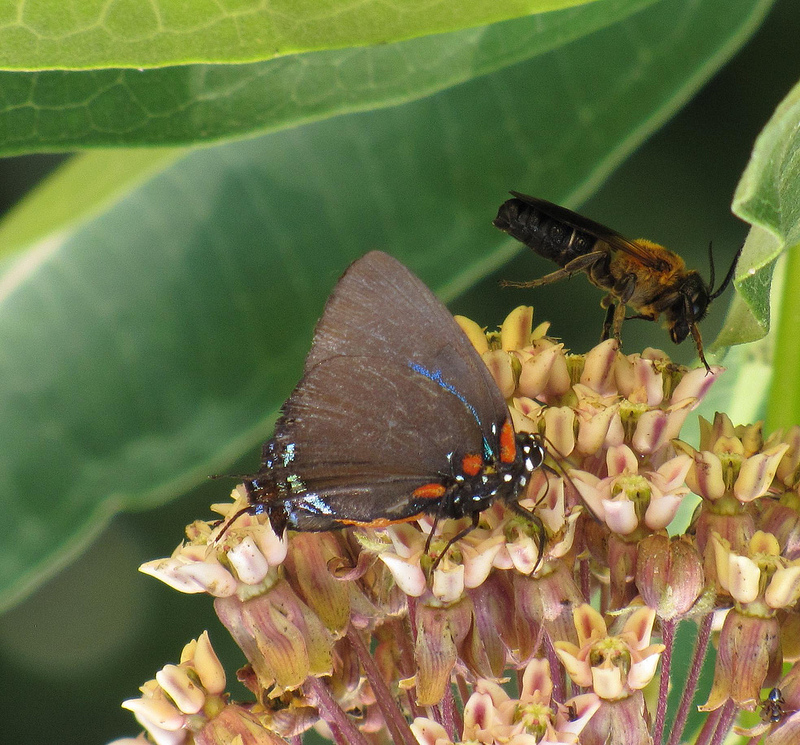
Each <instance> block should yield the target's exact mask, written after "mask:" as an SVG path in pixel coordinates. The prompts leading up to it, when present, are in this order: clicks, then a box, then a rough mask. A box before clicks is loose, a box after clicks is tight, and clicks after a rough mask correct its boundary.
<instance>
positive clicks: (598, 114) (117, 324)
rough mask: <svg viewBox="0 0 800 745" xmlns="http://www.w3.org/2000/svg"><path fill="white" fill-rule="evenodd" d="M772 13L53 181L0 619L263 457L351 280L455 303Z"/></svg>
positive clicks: (15, 295)
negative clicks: (134, 528) (100, 538)
mask: <svg viewBox="0 0 800 745" xmlns="http://www.w3.org/2000/svg"><path fill="white" fill-rule="evenodd" d="M768 7H769V3H768V2H765V1H764V0H731V1H730V2H728V3H727V4H726V5H725V7H724V9H723V8H720V6H719V5H718V4H716V3H697V2H696V0H663V1H662V2H660V3H657V4H654V5H652V6H650V7H649V8H647V9H646V10H644V11H643V12H641V13H639V14H636V15H635V16H631V17H630V18H628V19H627V20H625V21H624V22H622V23H620V24H616V25H614V26H611V27H609V28H607V29H605V30H603V31H600V32H598V33H596V34H592V35H591V36H587V37H585V38H584V39H582V40H581V41H579V42H576V43H573V44H570V45H567V46H564V47H561V48H559V49H557V50H554V51H553V52H550V53H548V54H544V55H541V56H539V57H537V58H536V59H534V60H531V61H529V62H525V63H522V64H518V65H515V66H512V67H508V68H505V69H503V70H501V71H499V72H496V73H493V74H491V75H486V76H484V77H481V78H477V79H474V80H472V81H469V82H466V83H464V84H463V85H460V86H456V87H454V88H451V89H449V90H447V91H443V92H441V93H439V94H437V95H435V96H429V97H427V98H424V99H420V100H417V101H415V102H412V103H409V104H406V105H404V106H396V107H393V108H389V109H383V110H380V111H371V112H365V113H361V114H353V115H350V116H342V117H338V118H334V119H329V120H325V121H321V122H317V123H314V124H310V125H307V126H305V127H301V128H295V129H291V130H284V131H281V132H276V133H274V134H271V135H269V136H266V137H262V138H259V139H254V140H250V141H245V142H238V143H234V144H228V145H225V146H221V147H216V148H209V149H205V150H197V151H192V152H188V153H185V154H181V155H182V157H180V158H178V159H176V160H174V161H170V160H168V159H167V160H166V161H164V162H160V163H159V161H158V157H157V155H155V154H153V153H148V152H145V153H143V154H142V155H141V156H140V157H139V158H138V159H137V157H135V156H132V155H131V154H128V153H122V154H120V153H113V152H106V153H96V154H93V155H91V156H89V157H87V158H85V159H84V160H83V162H81V161H78V162H77V163H76V164H74V165H73V166H71V167H70V168H69V169H68V170H67V171H65V172H63V173H62V174H60V175H57V176H56V177H55V179H54V180H53V181H52V182H51V183H50V184H49V185H47V186H45V187H44V188H43V189H41V190H40V191H39V192H38V194H36V195H34V197H33V201H32V202H31V203H29V204H28V205H27V206H24V207H21V208H20V209H19V210H18V211H17V212H16V213H15V214H13V215H12V216H11V218H10V219H9V221H8V223H7V224H6V227H5V231H6V232H5V234H4V235H5V236H7V238H8V239H9V241H10V242H12V243H13V244H14V248H16V249H17V250H21V249H26V250H25V251H24V252H23V253H22V254H21V255H19V256H18V257H16V260H14V261H12V258H13V257H8V258H6V267H7V271H6V273H5V275H4V277H3V280H2V282H3V284H2V290H1V291H0V348H2V349H3V352H4V354H3V356H2V358H1V359H2V375H3V380H4V383H5V384H4V386H3V387H2V388H1V389H0V401H2V404H1V405H2V410H3V413H4V416H3V420H2V426H0V479H2V491H0V494H2V499H3V505H2V509H3V514H4V515H5V517H6V538H5V540H4V541H3V542H2V543H0V592H2V598H3V602H4V603H5V604H8V603H10V602H11V601H12V600H13V599H14V598H16V597H19V596H20V595H21V594H22V593H24V592H25V591H26V590H28V589H30V588H31V587H33V586H35V584H37V583H39V582H41V581H42V579H43V578H44V577H46V576H48V575H49V574H51V573H52V572H53V571H54V570H55V569H56V568H57V567H58V566H59V565H60V564H62V563H63V562H64V561H65V560H66V558H67V557H69V556H70V555H73V554H74V553H75V552H76V551H77V550H79V548H80V547H81V546H82V545H85V543H86V542H87V541H88V540H89V539H90V537H91V536H93V535H94V534H96V533H97V532H98V531H99V530H100V529H101V528H102V527H103V525H104V524H105V523H106V522H107V520H108V518H109V516H110V515H111V514H113V512H114V511H116V510H119V509H142V508H145V507H149V506H152V505H155V504H159V503H162V502H164V501H166V500H169V499H172V498H173V497H174V496H175V495H176V494H178V493H180V492H181V491H182V490H184V489H186V488H187V486H189V485H190V484H194V483H197V482H198V481H200V480H202V479H203V478H204V477H205V475H206V474H209V473H215V472H219V471H220V470H224V468H225V464H226V463H228V462H230V461H231V460H232V459H233V458H234V457H236V456H237V455H239V454H241V453H243V452H244V451H245V450H246V449H247V448H249V447H251V446H254V445H255V444H256V443H257V442H258V441H259V440H262V439H264V438H266V437H267V436H268V435H269V432H270V427H271V422H272V420H273V417H274V415H275V412H276V411H277V408H278V406H279V404H280V402H281V401H282V400H283V399H284V398H285V397H286V395H287V394H288V393H289V391H290V390H291V387H292V385H293V383H294V382H295V381H296V380H297V376H298V374H299V372H300V369H301V365H302V358H303V356H304V354H305V353H306V351H307V349H308V345H309V341H310V337H311V332H312V328H313V325H314V322H315V320H316V318H317V317H318V315H319V312H320V310H321V308H322V305H323V302H324V298H325V297H326V295H327V293H328V292H329V290H330V288H331V287H332V285H333V284H334V282H335V280H336V278H337V276H338V275H339V273H340V272H341V271H342V269H343V268H344V267H345V266H346V265H347V263H348V262H349V261H351V260H352V259H354V258H356V257H357V256H359V255H361V254H363V253H364V252H366V251H367V250H370V249H372V248H383V249H385V250H388V251H390V252H391V253H392V254H394V255H396V256H397V257H398V258H400V259H401V260H402V261H404V262H405V263H407V264H408V265H409V266H411V267H412V268H413V269H414V270H415V271H416V272H417V273H419V274H420V276H421V277H422V278H423V279H424V280H425V281H426V282H427V283H428V284H430V285H431V287H432V288H433V289H434V290H436V291H439V292H440V293H441V294H442V296H444V297H453V296H454V295H455V294H456V293H457V292H459V291H461V290H462V289H464V288H465V287H467V286H469V284H471V283H472V282H473V281H474V279H475V278H476V277H477V276H482V275H484V274H485V273H486V272H487V271H488V270H489V268H491V267H493V266H497V265H499V263H501V262H502V261H503V260H505V258H507V257H508V256H510V255H511V254H512V253H513V252H514V251H516V250H517V249H518V247H517V245H516V244H515V242H513V241H511V240H510V239H507V238H505V237H504V236H503V235H502V234H500V233H499V232H498V231H496V230H494V229H493V228H492V227H491V224H490V222H491V219H492V217H493V216H494V214H495V211H496V209H497V205H498V204H499V203H500V202H501V201H502V200H503V199H504V198H505V193H506V191H507V189H509V188H516V189H521V190H523V191H526V192H531V193H536V194H541V195H543V196H546V197H548V198H550V199H554V200H556V201H560V202H567V203H570V204H575V203H576V201H577V200H579V199H580V198H581V197H582V196H585V195H586V194H588V193H589V192H590V191H591V190H592V189H593V188H594V187H595V186H596V185H597V184H598V183H599V182H600V181H601V180H602V178H603V177H604V176H605V175H606V174H608V173H609V171H610V170H611V169H612V168H613V167H614V166H615V165H617V164H618V163H619V162H620V160H621V159H622V158H623V157H624V156H625V155H626V154H627V153H628V152H630V150H631V149H632V148H633V147H635V146H636V145H637V144H638V143H639V142H641V140H642V139H643V138H644V137H645V136H646V135H647V134H648V133H649V132H651V131H652V130H653V129H654V128H655V127H656V126H658V124H660V123H661V122H663V121H664V119H665V118H666V117H667V116H669V114H670V113H671V112H673V111H674V110H675V109H676V108H677V107H678V106H679V105H680V104H681V103H683V102H684V101H686V100H687V98H688V97H689V96H690V95H691V93H692V92H693V91H695V90H696V89H697V88H698V87H699V86H700V85H702V83H703V82H704V81H705V80H706V79H707V77H708V76H709V75H710V74H711V73H712V72H713V71H714V70H715V69H716V68H717V67H718V66H719V65H720V64H721V62H722V61H723V60H725V59H726V58H727V57H728V56H729V55H730V54H731V53H732V51H733V50H734V49H735V48H736V47H737V46H739V45H740V44H741V43H742V42H743V41H744V39H745V38H746V37H747V35H748V34H749V33H750V32H751V31H752V30H753V28H754V27H755V24H756V23H757V22H758V21H759V20H760V18H761V17H762V16H763V13H764V12H765V11H766V9H767V8H768ZM154 169H155V171H156V172H154ZM98 184H103V186H102V187H100V188H98ZM59 195H61V196H62V197H63V198H64V199H65V200H67V202H66V206H60V205H59ZM57 205H59V206H58V207H57ZM56 209H60V210H61V214H60V217H55V212H54V211H55V210H56ZM42 225H43V226H46V227H44V228H43V227H41V226H42ZM2 238H3V236H0V239H2ZM509 302H514V301H513V300H511V301H508V300H507V301H506V303H509ZM390 311H391V309H387V312H390ZM376 416H380V412H376ZM254 465H255V464H253V466H254ZM226 488H227V487H225V486H220V490H219V491H220V497H222V494H223V492H224V490H225V489H226ZM197 511H198V516H201V517H202V516H205V515H207V513H206V511H205V508H204V507H203V506H201V505H198V506H197Z"/></svg>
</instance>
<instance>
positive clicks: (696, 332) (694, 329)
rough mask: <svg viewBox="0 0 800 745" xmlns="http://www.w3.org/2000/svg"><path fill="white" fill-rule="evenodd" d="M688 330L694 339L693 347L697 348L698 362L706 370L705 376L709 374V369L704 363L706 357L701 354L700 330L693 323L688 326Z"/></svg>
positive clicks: (706, 363) (701, 339)
mask: <svg viewBox="0 0 800 745" xmlns="http://www.w3.org/2000/svg"><path fill="white" fill-rule="evenodd" d="M689 329H690V330H691V332H692V338H694V343H695V346H696V347H697V356H698V357H699V358H700V362H702V363H703V367H705V369H706V375H708V374H709V373H710V372H711V368H710V367H709V365H708V362H706V356H705V355H704V354H703V337H702V336H700V329H699V328H697V324H696V323H693V324H691V326H689Z"/></svg>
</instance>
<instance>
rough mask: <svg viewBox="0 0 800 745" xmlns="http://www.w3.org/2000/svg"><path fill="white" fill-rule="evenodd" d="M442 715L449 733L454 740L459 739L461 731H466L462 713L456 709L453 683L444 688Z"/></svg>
mask: <svg viewBox="0 0 800 745" xmlns="http://www.w3.org/2000/svg"><path fill="white" fill-rule="evenodd" d="M442 715H443V717H444V728H445V730H447V734H448V735H450V737H452V738H453V742H456V741H458V740H459V739H460V736H461V733H462V732H463V731H464V723H463V721H461V715H460V714H459V713H458V710H457V709H456V702H455V699H454V698H453V685H452V683H451V684H450V685H448V686H446V687H445V690H444V699H443V700H442ZM415 745H416V743H415Z"/></svg>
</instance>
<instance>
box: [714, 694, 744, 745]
mask: <svg viewBox="0 0 800 745" xmlns="http://www.w3.org/2000/svg"><path fill="white" fill-rule="evenodd" d="M737 712H738V707H737V706H736V703H735V702H734V701H733V700H732V699H728V700H727V701H726V702H725V704H724V705H723V706H722V713H721V715H720V718H719V721H718V722H717V728H716V729H715V730H714V737H713V739H712V740H711V745H722V742H723V741H724V740H725V738H726V737H727V736H728V732H730V729H731V726H732V725H733V722H734V720H735V719H736V714H737Z"/></svg>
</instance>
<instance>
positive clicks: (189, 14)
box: [0, 0, 580, 70]
mask: <svg viewBox="0 0 800 745" xmlns="http://www.w3.org/2000/svg"><path fill="white" fill-rule="evenodd" d="M577 4H580V0H505V2H502V3H498V2H496V0H471V2H469V3H462V4H460V5H459V6H458V8H457V12H456V11H455V9H454V6H453V3H452V2H451V1H450V0H396V1H395V2H391V3H387V2H383V1H382V0H360V1H359V2H352V0H270V2H269V3H265V2H257V1H255V0H229V1H228V2H213V0H193V1H192V2H190V3H187V2H183V1H182V0H158V2H151V3H141V2H137V0H117V2H114V3H108V2H105V0H81V1H80V2H77V3H70V4H69V5H68V6H65V4H64V2H63V1H62V0H16V1H14V0H4V2H3V3H2V5H0V68H2V69H8V70H45V69H48V68H49V69H73V70H74V69H93V68H101V67H158V66H162V65H177V64H186V63H191V62H252V61H254V60H259V59H271V58H273V57H277V56H281V55H285V54H291V53H294V52H304V51H310V50H319V49H336V48H340V47H354V46H362V45H367V44H387V43H389V42H394V41H400V40H403V39H410V38H413V37H415V36H423V35H425V34H434V33H442V32H446V31H454V30H456V29H460V28H468V27H470V26H479V25H481V24H486V23H494V22H496V21H502V20H506V19H509V18H516V17H518V16H523V15H528V14H530V13H541V12H543V11H548V10H555V9H558V8H564V7H567V6H570V5H577Z"/></svg>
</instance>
